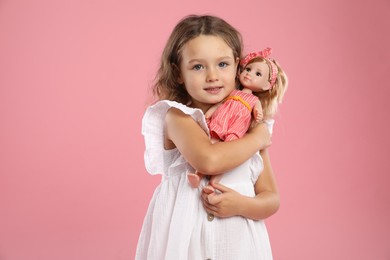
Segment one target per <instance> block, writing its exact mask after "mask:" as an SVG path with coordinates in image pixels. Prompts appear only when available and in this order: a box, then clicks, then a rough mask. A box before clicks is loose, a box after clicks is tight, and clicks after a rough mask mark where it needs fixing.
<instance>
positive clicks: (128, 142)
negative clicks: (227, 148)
mask: <svg viewBox="0 0 390 260" xmlns="http://www.w3.org/2000/svg"><path fill="white" fill-rule="evenodd" d="M134 2H140V3H138V4H136V3H134ZM238 9H242V10H241V11H239V12H238V11H237V10H238ZM173 10H174V11H173ZM389 10H390V4H389V1H387V0H370V1H368V0H363V1H355V2H351V1H346V0H341V1H336V0H330V1H322V2H318V1H310V0H297V1H289V0H280V1H267V2H263V1H256V0H247V1H245V3H239V4H238V2H237V1H231V3H227V2H226V1H222V0H216V1H206V0H200V1H190V2H188V3H187V2H186V3H183V1H179V0H166V1H155V3H153V2H150V1H142V3H141V1H129V0H128V1H124V0H114V1H111V0H98V1H86V0H83V1H79V0H68V1H60V0H57V1H52V0H38V1H27V0H14V1H9V0H8V1H7V0H4V1H1V3H0V122H1V126H0V259H1V260H53V259H55V260H69V259H72V260H88V259H91V260H108V259H110V260H111V259H117V260H122V259H123V260H124V259H133V258H134V253H135V246H136V242H137V239H138V234H139V231H140V228H141V224H142V221H143V217H144V214H145V212H146V209H147V206H148V203H149V200H150V198H151V196H152V192H153V190H154V188H155V186H156V185H157V184H158V182H159V177H152V176H149V175H147V174H146V171H145V168H144V164H143V150H144V143H143V139H142V136H141V134H140V126H141V118H142V115H143V111H144V109H145V106H146V104H147V102H148V98H147V97H148V93H149V86H150V82H151V81H152V79H153V76H154V72H155V70H156V66H157V62H158V59H159V55H160V53H161V50H162V48H163V45H164V43H165V41H166V39H167V37H168V35H169V33H170V31H171V30H172V28H173V26H174V25H175V24H176V22H177V21H178V20H179V19H180V18H181V17H182V16H184V15H187V14H190V13H197V14H204V13H208V14H214V15H218V16H221V17H223V18H225V19H226V20H227V21H228V22H230V23H231V24H233V25H234V26H235V27H237V28H238V29H239V30H240V31H241V32H242V34H243V36H244V41H245V44H246V50H258V49H259V48H263V47H266V46H271V47H273V48H274V57H275V58H276V59H278V60H279V62H280V63H281V64H282V66H283V67H284V69H285V70H286V72H287V73H288V75H289V79H290V84H289V90H288V92H287V95H286V99H285V102H284V103H283V104H282V106H281V108H280V113H279V114H278V116H277V117H276V119H277V123H276V127H275V132H274V137H273V146H272V147H271V149H270V153H271V158H272V163H273V168H274V170H275V173H276V175H277V179H278V182H279V187H280V192H281V196H282V205H281V208H280V210H279V212H278V213H277V214H276V215H274V216H273V217H271V218H270V219H268V220H267V224H268V228H269V232H270V237H271V242H272V246H273V250H274V256H275V259H276V260H295V259H300V260H312V259H316V260H322V259H323V260H325V259H326V260H328V259H361V260H366V259H378V260H382V259H383V260H385V259H390V247H389V241H390V225H389V219H390V192H389V190H390V189H389V188H388V187H387V186H389V184H390V164H389V159H388V156H389V155H390V138H389V132H390V126H389V122H388V120H389V116H388V113H389V112H390V106H389V102H388V100H387V99H388V97H389V95H390V88H389V84H388V83H387V81H388V79H387V75H388V73H389V69H390V66H389V65H390V62H389V60H390V52H389V50H388V46H390V39H389V32H390V20H389V17H388V15H389Z"/></svg>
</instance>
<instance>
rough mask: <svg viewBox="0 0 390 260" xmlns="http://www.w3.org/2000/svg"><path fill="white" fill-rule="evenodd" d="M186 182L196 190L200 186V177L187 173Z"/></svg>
mask: <svg viewBox="0 0 390 260" xmlns="http://www.w3.org/2000/svg"><path fill="white" fill-rule="evenodd" d="M187 177H188V182H189V183H190V185H191V187H192V188H198V187H199V184H200V177H199V176H198V175H197V174H195V173H188V174H187Z"/></svg>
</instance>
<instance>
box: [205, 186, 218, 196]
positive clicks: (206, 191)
mask: <svg viewBox="0 0 390 260" xmlns="http://www.w3.org/2000/svg"><path fill="white" fill-rule="evenodd" d="M203 191H204V192H205V193H206V194H211V193H213V192H215V189H214V188H213V186H211V185H207V186H205V187H204V188H203Z"/></svg>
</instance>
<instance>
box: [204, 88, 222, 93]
mask: <svg viewBox="0 0 390 260" xmlns="http://www.w3.org/2000/svg"><path fill="white" fill-rule="evenodd" d="M222 88H223V87H207V88H205V89H204V90H205V91H206V92H207V93H210V94H217V93H219V92H220V90H221V89H222Z"/></svg>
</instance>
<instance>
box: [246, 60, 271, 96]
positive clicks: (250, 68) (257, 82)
mask: <svg viewBox="0 0 390 260" xmlns="http://www.w3.org/2000/svg"><path fill="white" fill-rule="evenodd" d="M268 80H269V67H268V65H267V63H266V62H261V61H256V62H253V63H250V64H248V65H247V66H246V67H245V68H244V70H243V71H242V72H241V74H240V82H241V85H242V86H243V87H245V88H249V89H251V90H252V91H253V92H261V91H264V90H268V89H269V88H270V87H271V85H270V83H269V81H268Z"/></svg>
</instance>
